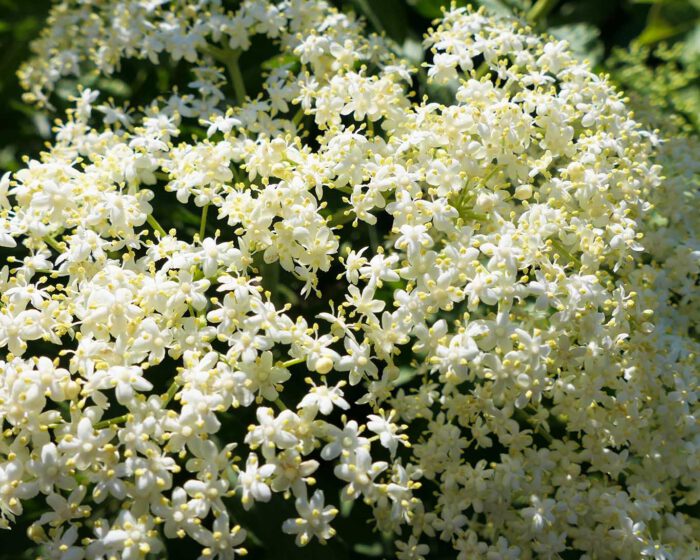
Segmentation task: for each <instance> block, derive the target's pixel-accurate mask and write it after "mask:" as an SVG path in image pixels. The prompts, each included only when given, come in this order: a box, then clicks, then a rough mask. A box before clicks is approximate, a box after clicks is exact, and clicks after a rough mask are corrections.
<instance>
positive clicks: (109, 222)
mask: <svg viewBox="0 0 700 560" xmlns="http://www.w3.org/2000/svg"><path fill="white" fill-rule="evenodd" d="M363 33H364V31H363V29H362V26H361V25H360V24H359V23H358V22H356V21H354V20H353V19H352V17H351V16H346V15H343V14H340V13H338V12H336V11H334V10H333V9H331V8H329V7H328V6H327V5H325V4H324V3H322V2H317V1H311V0H287V1H283V2H280V3H278V4H273V3H269V2H263V1H257V0H249V1H246V2H243V4H242V6H241V8H240V9H239V10H238V11H237V12H235V13H231V12H228V11H226V10H225V9H224V8H223V7H222V6H221V3H220V2H219V1H217V0H200V1H199V2H188V1H184V0H182V1H172V2H167V1H163V0H147V1H146V0H129V1H119V2H117V1H114V2H110V1H103V2H95V3H93V2H77V3H73V2H66V3H64V4H59V5H58V6H57V7H56V8H55V9H54V12H53V15H52V19H51V21H50V26H49V27H48V29H47V31H46V32H45V34H44V36H43V38H42V39H41V40H40V41H38V42H37V44H36V51H37V53H38V57H37V58H36V59H34V60H33V61H32V62H31V63H30V64H29V65H28V66H26V67H25V69H24V70H23V73H22V77H23V79H24V81H25V83H26V85H27V86H28V87H30V91H31V96H32V97H33V99H34V100H35V101H40V102H47V101H48V95H49V94H50V92H51V91H52V89H53V87H54V85H55V83H56V82H57V81H58V79H59V78H60V77H61V76H63V75H66V74H69V73H76V74H80V73H81V72H85V71H87V70H86V69H85V68H83V67H81V65H82V63H83V61H84V60H85V59H87V57H88V55H89V56H90V57H92V59H93V60H95V61H96V64H97V69H98V70H99V71H101V72H103V73H107V74H110V73H112V72H113V71H115V70H116V69H117V68H118V66H119V62H120V60H121V59H122V58H129V57H137V58H145V59H149V60H150V61H151V62H152V63H157V62H158V61H159V60H160V57H161V56H162V53H168V54H169V55H170V56H171V57H172V58H173V59H174V60H179V59H184V60H186V61H187V62H189V63H192V64H193V66H194V72H195V75H196V76H197V81H196V82H194V83H193V84H192V87H193V88H194V89H195V90H197V91H198V92H199V93H198V94H197V95H196V96H194V95H189V94H188V95H182V94H179V93H174V94H173V96H172V97H171V98H170V99H169V100H165V101H164V100H156V101H154V102H153V103H151V104H150V105H148V106H147V107H145V108H143V109H142V110H141V111H140V112H138V113H137V112H129V111H128V110H126V109H124V108H119V107H116V106H115V105H113V104H101V105H100V104H97V100H98V94H97V92H95V91H92V90H88V89H84V90H81V92H80V95H79V96H78V97H77V98H76V108H75V109H74V110H72V111H71V112H70V113H69V115H68V118H67V119H66V120H64V121H63V122H61V123H60V124H59V125H58V126H57V133H56V141H55V143H54V144H53V145H52V146H51V147H50V148H48V149H47V151H46V152H45V153H43V154H42V156H41V158H40V159H38V160H32V161H28V163H27V165H26V167H25V168H24V169H22V170H21V171H19V172H17V173H15V174H14V175H13V176H11V177H10V176H9V175H6V176H5V177H3V178H2V181H0V246H3V247H6V248H7V250H8V251H9V252H10V253H11V254H12V255H11V256H10V257H9V258H7V259H6V260H7V265H6V266H4V267H3V268H2V271H1V272H0V293H2V295H1V296H0V348H2V349H3V352H4V358H3V360H2V361H0V372H1V374H0V422H1V423H2V429H3V438H2V440H0V518H1V519H2V523H3V525H4V526H6V527H12V525H13V522H14V521H15V520H16V518H17V516H21V515H22V513H23V503H26V501H27V500H34V501H35V502H36V501H37V500H38V501H39V502H40V503H41V504H42V515H41V516H40V517H39V519H38V520H36V522H34V523H33V525H32V526H31V528H30V530H29V534H30V536H31V537H32V539H34V540H35V541H36V542H37V543H38V544H40V545H41V546H42V554H43V555H44V556H43V557H45V558H61V559H64V560H67V559H70V560H77V559H81V558H127V559H130V558H143V557H145V556H147V555H148V554H156V555H157V554H159V553H160V552H161V551H162V550H163V546H164V545H163V542H164V540H165V539H185V538H187V539H191V540H193V541H196V542H197V543H199V545H200V546H201V548H202V553H201V558H204V559H210V558H233V557H234V556H236V555H239V554H243V553H244V552H245V548H244V544H245V542H246V538H247V534H246V528H242V527H241V526H240V525H239V522H242V521H241V520H239V519H237V516H236V515H235V514H234V510H233V509H232V508H231V507H230V504H231V500H236V501H237V502H238V503H239V504H240V506H242V511H243V512H245V511H247V510H249V509H251V508H255V507H256V503H258V502H268V501H271V500H278V501H280V503H282V502H284V500H285V499H288V500H290V501H292V500H293V501H294V508H291V509H292V510H295V511H296V513H295V514H294V516H293V517H292V518H290V519H288V520H287V521H285V522H284V524H283V525H282V527H281V531H283V532H285V533H289V534H291V535H294V537H295V539H296V543H297V544H298V545H300V546H303V545H306V544H307V543H309V542H310V541H312V540H313V539H317V540H318V541H320V542H322V543H323V542H325V541H326V540H327V539H330V538H332V537H333V536H334V534H335V529H334V528H333V523H334V519H336V518H337V517H338V516H339V515H341V514H340V511H339V509H338V508H339V507H340V505H341V503H340V502H352V501H354V500H363V501H364V502H365V503H366V504H367V505H368V506H369V507H370V508H371V511H372V514H373V524H374V527H376V529H378V530H380V531H382V532H385V533H389V534H393V537H392V540H395V541H396V542H395V554H396V556H397V557H398V558H400V559H404V560H408V559H419V558H423V557H424V556H425V555H427V554H429V552H430V550H431V548H432V547H437V546H441V547H444V546H448V547H451V548H452V549H453V550H454V554H455V555H456V557H457V558H460V559H464V560H466V559H471V558H503V559H506V558H512V559H516V558H535V557H537V558H559V557H561V555H563V554H565V553H566V551H577V552H578V553H579V554H581V557H582V558H613V557H620V558H639V557H652V558H671V557H673V558H688V559H693V558H698V557H699V556H700V548H699V547H698V545H697V543H698V542H699V536H700V524H699V523H698V521H697V520H696V519H694V518H693V517H692V516H691V515H689V514H688V513H687V512H686V511H687V510H688V509H689V508H690V507H691V506H693V505H695V504H697V503H698V501H700V469H699V468H698V466H699V465H700V432H699V431H698V414H699V412H698V404H697V397H696V395H697V391H698V388H697V384H698V375H697V374H698V371H697V356H698V352H700V347H699V344H698V342H697V341H696V340H695V339H694V338H693V333H694V332H695V333H697V330H694V329H695V328H696V327H697V325H698V319H699V317H700V310H699V309H698V303H697V295H696V292H695V290H696V286H695V285H694V284H693V282H696V279H697V271H698V266H699V265H698V258H699V257H698V255H699V253H698V250H697V245H696V246H695V247H693V246H692V244H691V243H688V245H687V246H683V247H679V248H673V247H671V248H669V247H663V245H662V243H663V242H664V241H663V240H664V239H668V237H664V234H663V231H664V230H659V229H658V228H657V229H654V228H652V227H648V226H646V225H643V221H644V220H646V218H647V216H648V215H649V214H650V213H651V205H650V203H649V202H648V200H649V199H650V196H651V195H650V193H653V192H655V191H659V190H660V189H662V183H661V180H660V175H661V170H660V169H659V167H658V166H656V165H654V164H653V163H652V161H651V157H652V156H653V153H654V144H655V142H656V138H655V136H654V135H653V134H650V133H647V132H645V131H644V130H643V129H642V128H641V127H640V126H639V125H638V124H637V123H636V122H635V121H633V120H632V119H631V117H630V115H629V114H628V111H627V109H626V107H625V104H624V103H623V101H622V100H621V97H620V95H619V94H618V93H616V92H615V91H614V89H613V88H612V87H611V86H610V85H609V84H608V83H607V82H606V80H605V79H603V78H600V77H599V76H597V75H595V74H593V73H592V72H591V71H590V70H589V69H588V68H587V67H586V66H585V65H583V64H581V63H579V62H577V61H576V60H575V58H573V57H572V56H571V55H570V54H569V52H568V51H567V48H566V45H565V44H564V43H561V42H556V41H554V40H551V39H546V38H541V37H538V36H535V35H533V34H532V32H531V31H530V30H529V29H527V28H523V27H521V26H520V25H519V24H517V23H516V22H513V21H509V20H496V19H493V18H490V17H487V16H486V15H485V14H484V13H483V12H481V11H476V12H475V11H472V10H467V9H461V8H460V9H457V8H453V9H452V10H450V11H448V12H446V13H445V16H444V18H443V20H442V21H441V22H440V25H439V26H438V27H437V28H435V29H432V30H430V32H429V33H428V35H427V37H426V40H425V47H426V49H427V50H428V57H427V60H428V61H429V62H427V63H426V64H425V66H426V68H427V82H426V83H424V84H422V85H421V84H420V83H419V79H418V73H417V72H416V71H415V69H412V68H410V67H409V66H408V65H407V64H405V63H403V62H401V61H399V60H398V59H396V58H395V57H394V56H393V55H391V54H390V52H391V49H390V47H391V45H387V44H386V42H385V41H384V40H383V39H381V38H379V37H376V36H373V35H369V36H368V35H366V34H363ZM256 35H262V36H265V37H267V39H268V40H270V41H274V42H276V43H277V44H278V45H279V49H280V52H281V53H282V55H283V57H286V58H284V60H288V61H289V63H288V64H287V65H286V66H285V65H283V66H281V67H279V68H277V69H275V70H272V71H271V72H270V73H269V75H268V76H267V77H266V79H265V81H264V84H263V93H262V94H261V95H260V96H258V97H257V98H255V99H252V100H251V99H248V100H247V101H245V102H243V103H241V104H239V105H237V106H229V102H228V101H227V97H226V96H227V94H226V93H225V90H226V88H230V89H232V91H234V92H235V93H236V96H237V97H238V98H239V99H240V100H241V101H243V100H244V99H245V90H244V84H243V82H242V79H241V76H240V70H239V69H238V67H237V59H238V58H239V57H240V56H241V52H243V51H245V50H246V49H248V48H249V47H250V45H251V40H252V39H253V38H254V36H256ZM216 61H219V62H221V63H222V64H224V65H226V66H227V67H228V71H229V72H230V76H231V79H230V82H227V81H226V80H225V79H224V78H223V74H222V73H221V72H220V70H219V69H218V68H217V67H216ZM416 84H418V86H416ZM416 87H422V88H425V89H424V91H423V93H424V95H423V96H422V97H421V98H417V97H415V95H414V94H413V90H414V89H415V88H416ZM436 92H437V93H436ZM438 94H439V95H438ZM445 96H449V98H450V99H451V101H450V102H449V103H446V102H444V99H443V101H437V99H438V98H440V99H442V98H444V97H445ZM98 113H99V114H102V115H103V118H102V119H101V121H102V122H100V123H99V124H97V123H96V121H98V120H99V119H96V116H97V114H98ZM197 123H198V124H199V127H200V129H201V133H200V134H199V136H195V137H193V138H192V139H191V140H186V139H185V138H184V137H185V131H188V132H189V131H191V130H192V127H193V124H194V125H197ZM690 159H692V158H690ZM688 163H689V165H690V164H691V163H692V162H690V161H689V162H688ZM676 180H677V181H682V180H683V178H682V176H680V177H677V179H676ZM679 188H681V187H679ZM166 199H167V200H169V201H171V206H168V208H173V207H179V208H180V209H181V214H179V215H184V216H189V217H190V218H191V219H192V220H193V221H194V224H195V225H194V226H193V227H191V228H189V229H188V228H186V227H182V221H181V220H178V221H175V220H173V221H172V223H168V222H165V221H164V219H165V218H168V212H165V211H164V212H159V208H158V205H159V204H161V203H162V201H163V200H166ZM666 204H667V206H663V205H657V211H658V212H659V213H660V214H663V213H664V212H669V213H671V214H673V213H674V212H675V210H676V209H677V208H676V206H674V205H676V204H681V203H680V202H674V201H671V200H668V201H666ZM197 208H199V209H201V214H194V215H193V211H194V210H196V209H197ZM678 211H679V212H682V210H678ZM159 218H160V220H159ZM671 219H673V220H674V221H673V223H674V224H677V223H678V219H675V218H671ZM696 219H697V218H696ZM176 223H179V225H178V227H179V230H177V229H175V228H174V227H173V228H171V226H174V225H176ZM161 224H162V225H161ZM695 224H697V222H694V224H692V225H688V224H685V226H686V227H687V228H690V229H691V230H692V228H694V227H695ZM674 227H675V228H676V229H674V231H676V230H678V228H680V227H681V226H674ZM643 229H644V230H645V231H647V230H648V231H655V232H656V233H657V235H656V237H653V236H650V237H651V238H652V245H654V246H655V248H654V247H652V251H651V253H649V252H646V251H645V245H644V243H645V241H646V240H645V239H643V234H642V230H643ZM681 235H682V234H681ZM688 235H690V233H688ZM692 235H693V236H696V232H693V233H692ZM662 247H663V248H662ZM674 251H675V252H674ZM650 255H651V256H650ZM657 255H659V256H657ZM651 259H654V260H653V261H652V260H651ZM331 298H335V299H336V300H337V301H336V302H335V303H334V302H333V301H332V300H331ZM657 300H660V301H657ZM679 300H682V313H680V314H681V315H683V316H684V317H680V318H678V317H676V319H680V323H681V324H680V325H679V326H676V325H675V323H673V319H674V313H668V312H667V311H664V310H665V309H667V308H671V306H674V305H675V306H676V309H677V308H678V305H680V304H679V303H678V302H679ZM657 307H658V308H659V309H660V310H661V314H662V315H663V317H664V320H663V321H662V323H663V328H661V329H659V328H656V329H655V327H654V319H653V315H654V308H657ZM676 314H678V313H676ZM315 319H318V321H319V322H318V323H316V322H314V320H315ZM231 417H235V418H236V419H238V421H239V422H240V421H241V419H244V421H245V422H246V423H249V424H250V425H249V426H248V427H247V431H246V430H245V426H244V429H243V431H241V430H238V431H237V430H236V429H233V428H231V420H230V418H231ZM319 487H323V488H324V490H325V494H324V490H322V489H320V488H319ZM334 488H336V489H340V494H339V496H338V495H337V494H335V493H334V494H331V493H330V490H332V489H334ZM333 502H335V503H336V504H337V506H338V507H336V506H334V505H327V504H330V503H333ZM110 504H111V505H110ZM115 504H116V505H117V506H118V507H116V508H115V507H112V506H114V505H115ZM285 507H287V506H285ZM243 518H244V516H241V519H243ZM440 541H444V543H447V544H446V545H445V544H440Z"/></svg>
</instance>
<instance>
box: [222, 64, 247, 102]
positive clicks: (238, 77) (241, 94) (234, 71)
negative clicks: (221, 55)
mask: <svg viewBox="0 0 700 560" xmlns="http://www.w3.org/2000/svg"><path fill="white" fill-rule="evenodd" d="M231 52H232V55H231V57H230V58H229V59H228V60H227V61H226V62H225V64H226V68H227V69H228V73H229V76H231V80H232V81H233V91H234V92H235V93H236V101H238V104H239V105H243V102H244V101H245V98H246V92H245V82H244V81H243V74H241V67H240V66H239V65H238V59H239V58H240V56H241V52H240V51H231Z"/></svg>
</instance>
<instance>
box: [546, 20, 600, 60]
mask: <svg viewBox="0 0 700 560" xmlns="http://www.w3.org/2000/svg"><path fill="white" fill-rule="evenodd" d="M549 32H550V33H551V34H552V35H554V36H555V37H556V38H557V39H559V40H563V41H567V42H568V43H569V46H570V48H571V51H572V52H573V53H574V55H575V56H576V58H578V59H579V60H585V59H587V60H589V61H590V63H591V64H592V65H594V66H595V65H596V64H597V63H598V62H600V61H601V59H602V58H603V52H604V49H603V43H602V41H601V40H600V31H599V30H598V29H597V28H596V27H594V26H593V25H590V24H588V23H573V24H566V25H558V26H556V27H550V28H549Z"/></svg>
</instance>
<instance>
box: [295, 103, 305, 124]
mask: <svg viewBox="0 0 700 560" xmlns="http://www.w3.org/2000/svg"><path fill="white" fill-rule="evenodd" d="M305 115H306V113H304V108H303V107H299V110H298V111H297V112H296V113H295V114H294V116H293V117H292V124H293V125H294V126H295V127H296V128H299V124H300V123H301V120H302V119H303V118H304V116H305Z"/></svg>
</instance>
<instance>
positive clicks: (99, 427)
mask: <svg viewBox="0 0 700 560" xmlns="http://www.w3.org/2000/svg"><path fill="white" fill-rule="evenodd" d="M128 419H129V415H128V414H122V415H121V416H116V417H114V418H110V419H109V420H102V421H101V422H98V423H97V424H95V429H96V430H102V429H104V428H108V427H109V426H114V425H115V424H121V423H122V422H126V421H127V420H128Z"/></svg>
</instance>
